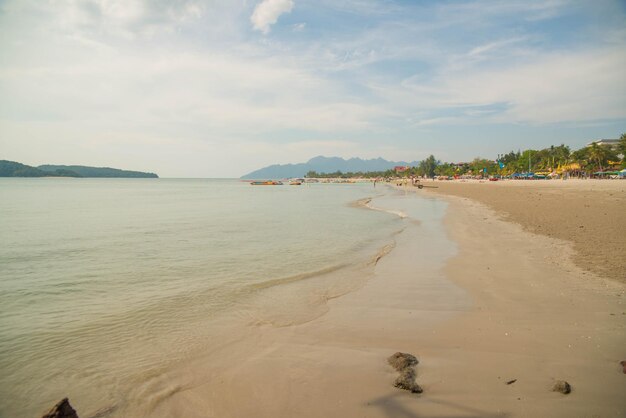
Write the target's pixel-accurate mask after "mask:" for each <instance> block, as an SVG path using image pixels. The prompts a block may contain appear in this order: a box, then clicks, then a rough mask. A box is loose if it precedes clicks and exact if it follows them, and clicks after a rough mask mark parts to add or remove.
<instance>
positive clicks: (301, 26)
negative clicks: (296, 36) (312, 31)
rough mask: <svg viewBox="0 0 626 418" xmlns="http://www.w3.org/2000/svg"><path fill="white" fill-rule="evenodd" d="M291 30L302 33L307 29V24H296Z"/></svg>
mask: <svg viewBox="0 0 626 418" xmlns="http://www.w3.org/2000/svg"><path fill="white" fill-rule="evenodd" d="M291 28H292V29H293V31H294V32H302V31H303V30H304V29H305V28H306V23H305V22H301V23H296V24H295V25H291Z"/></svg>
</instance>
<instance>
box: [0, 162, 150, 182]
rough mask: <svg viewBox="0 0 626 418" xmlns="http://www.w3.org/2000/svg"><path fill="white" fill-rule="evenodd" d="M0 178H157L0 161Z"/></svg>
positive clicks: (110, 170)
mask: <svg viewBox="0 0 626 418" xmlns="http://www.w3.org/2000/svg"><path fill="white" fill-rule="evenodd" d="M0 177H90V178H93V177H103V178H158V177H159V176H157V175H156V174H154V173H144V172H142V171H129V170H120V169H117V168H109V167H87V166H83V165H50V164H45V165H40V166H38V167H32V166H30V165H26V164H21V163H17V162H15V161H7V160H0Z"/></svg>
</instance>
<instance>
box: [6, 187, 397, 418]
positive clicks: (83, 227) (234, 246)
mask: <svg viewBox="0 0 626 418" xmlns="http://www.w3.org/2000/svg"><path fill="white" fill-rule="evenodd" d="M381 193H383V188H381V187H380V186H379V187H378V188H376V189H375V188H373V187H372V185H371V184H311V185H302V186H298V187H296V186H287V185H285V186H273V187H272V186H250V185H249V184H247V183H244V182H240V181H237V180H183V179H0V242H1V245H0V370H1V373H0V417H2V418H5V417H6V418H9V417H11V418H13V417H34V416H38V415H40V414H41V413H42V412H44V410H46V409H47V408H49V407H50V406H51V405H52V404H54V403H55V402H56V401H57V400H59V399H61V398H62V397H64V396H70V399H71V400H74V401H73V403H75V404H76V401H75V400H76V399H78V404H79V405H88V407H89V408H91V409H90V411H89V412H90V414H92V415H93V412H94V411H96V412H98V411H99V412H98V413H99V416H102V417H105V416H116V412H115V408H116V405H117V404H118V403H119V404H123V403H124V398H125V397H126V396H127V394H128V393H130V391H131V389H132V388H136V387H137V386H138V385H139V386H141V383H142V381H145V380H146V379H149V376H150V375H151V374H157V373H159V371H161V370H163V369H166V368H171V367H175V364H176V362H178V361H184V360H186V359H188V358H189V357H193V356H194V355H198V353H202V352H206V350H207V349H210V348H211V347H212V346H214V345H215V344H219V342H216V341H215V338H214V335H213V333H212V330H213V328H214V327H215V326H217V325H216V324H218V323H219V321H220V318H223V317H225V316H228V315H235V316H238V317H239V318H240V319H243V320H245V321H247V322H248V323H250V324H255V323H264V322H266V323H274V324H275V325H279V326H280V325H288V324H289V323H285V322H280V321H285V318H289V320H291V321H295V322H297V321H298V320H302V321H304V320H308V319H311V318H312V317H315V315H319V314H320V313H323V311H320V306H322V303H315V302H314V300H315V298H313V297H311V295H313V294H314V295H317V296H319V295H326V296H328V295H329V294H330V293H329V292H331V291H335V292H339V294H340V293H341V292H345V291H349V290H350V289H353V288H354V286H355V283H352V282H350V283H349V280H348V278H351V279H354V278H357V279H358V278H359V277H361V276H362V274H358V275H355V274H353V273H354V271H356V269H359V268H364V266H367V265H370V264H371V260H372V258H373V257H375V256H376V254H377V253H378V252H380V251H381V249H383V248H386V247H385V246H386V245H388V244H389V242H390V241H391V237H392V235H393V233H394V232H395V231H397V229H398V228H399V225H398V220H399V217H398V216H394V215H392V214H390V213H386V212H382V211H374V210H368V209H364V208H362V207H359V205H357V204H355V202H357V201H359V200H362V199H366V198H368V197H373V196H379V195H381ZM350 272H353V273H352V274H351V273H350ZM299 281H306V282H307V283H308V287H307V289H309V290H308V291H310V292H311V295H300V296H303V298H302V300H300V301H297V303H296V302H295V301H294V300H293V299H289V297H273V298H271V299H268V298H264V297H263V294H264V292H265V291H266V290H267V289H270V288H271V289H280V288H281V286H284V285H286V284H289V283H294V282H299ZM344 281H345V283H344ZM357 282H358V280H357ZM356 284H357V285H358V283H356ZM311 289H314V290H311ZM333 289H334V290H333ZM274 294H275V295H280V292H279V291H277V292H275V293H274ZM321 299H323V297H321V296H320V300H321ZM302 301H305V302H302ZM309 304H310V305H311V306H303V305H309ZM296 305H297V306H296ZM309 308H310V309H309ZM278 317H280V318H281V319H280V320H277V319H276V318H278ZM146 391H147V393H142V394H140V397H150V396H151V395H152V394H150V393H149V389H146ZM107 408H109V409H107ZM83 410H84V409H83Z"/></svg>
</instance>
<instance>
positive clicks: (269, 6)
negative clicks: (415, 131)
mask: <svg viewBox="0 0 626 418" xmlns="http://www.w3.org/2000/svg"><path fill="white" fill-rule="evenodd" d="M292 8H293V0H263V1H262V2H261V3H259V4H258V5H257V6H256V7H255V9H254V12H253V13H252V16H251V17H250V21H251V22H252V24H253V25H254V29H256V30H260V31H261V32H263V33H269V31H270V27H271V26H272V25H273V24H274V23H276V22H277V21H278V18H279V17H280V15H282V14H283V13H289V12H291V9H292Z"/></svg>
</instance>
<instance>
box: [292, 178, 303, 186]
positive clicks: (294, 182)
mask: <svg viewBox="0 0 626 418" xmlns="http://www.w3.org/2000/svg"><path fill="white" fill-rule="evenodd" d="M302 183H304V179H293V180H291V181H290V182H289V185H290V186H300V185H301V184H302Z"/></svg>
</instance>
